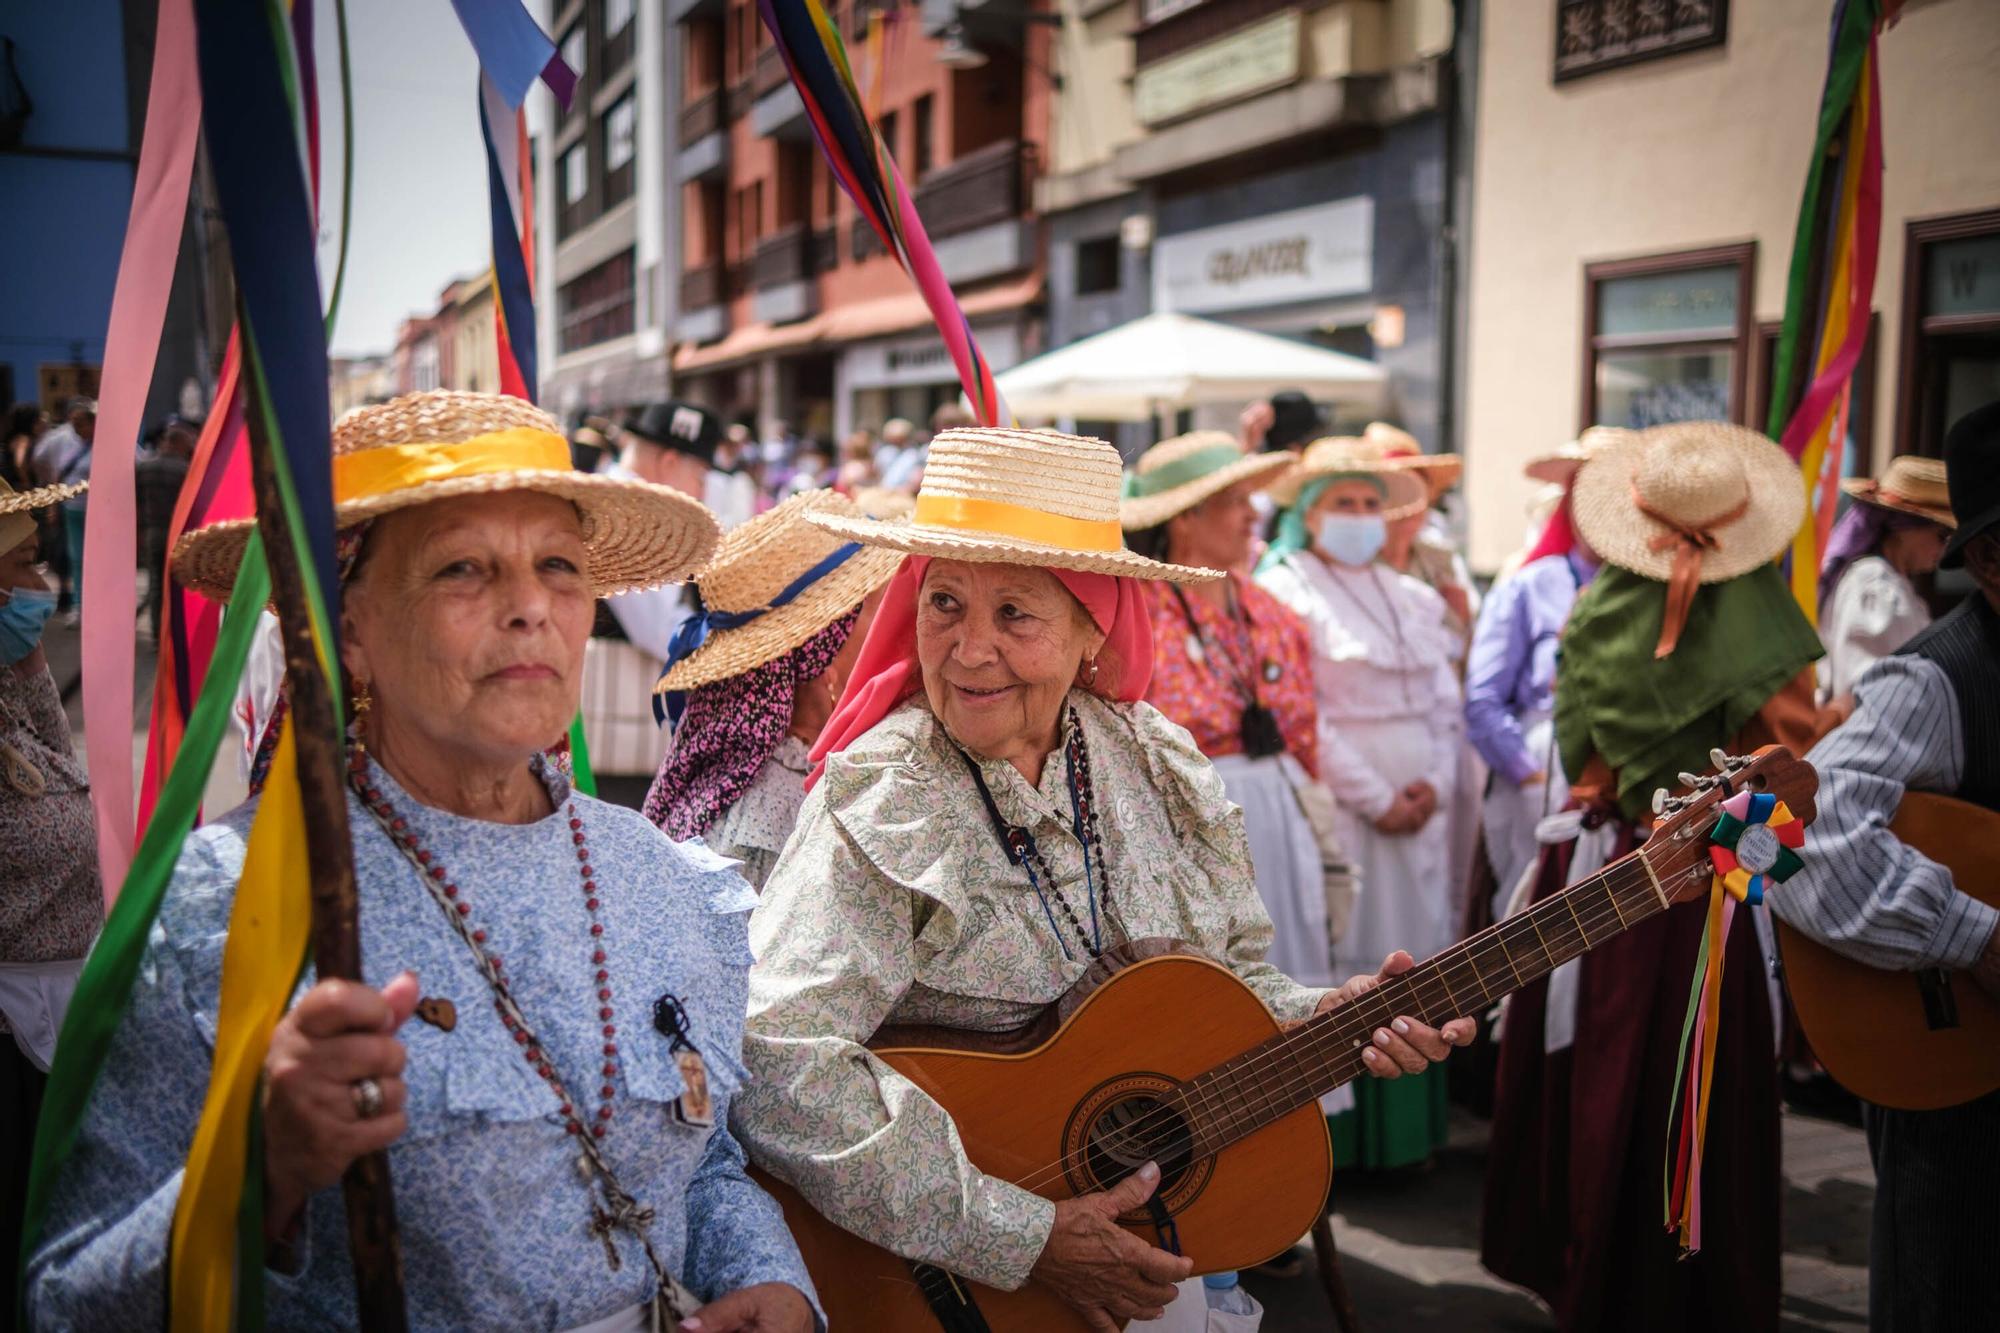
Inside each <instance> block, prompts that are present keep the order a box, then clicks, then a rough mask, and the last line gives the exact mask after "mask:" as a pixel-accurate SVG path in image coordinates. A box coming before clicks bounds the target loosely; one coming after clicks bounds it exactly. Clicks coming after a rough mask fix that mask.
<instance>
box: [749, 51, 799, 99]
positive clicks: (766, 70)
mask: <svg viewBox="0 0 2000 1333" xmlns="http://www.w3.org/2000/svg"><path fill="white" fill-rule="evenodd" d="M790 78H791V75H789V74H787V73H786V72H785V60H784V57H783V56H780V55H779V54H778V48H777V47H776V46H775V45H773V46H767V47H765V48H764V49H763V50H761V51H759V52H758V53H757V68H756V74H755V78H754V79H753V82H754V84H755V86H756V89H757V96H759V97H762V96H763V95H764V94H765V93H769V92H775V91H777V90H778V89H780V88H782V87H784V86H785V84H786V83H787V82H788V81H789V80H790Z"/></svg>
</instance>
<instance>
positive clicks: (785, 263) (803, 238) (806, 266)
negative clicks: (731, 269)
mask: <svg viewBox="0 0 2000 1333" xmlns="http://www.w3.org/2000/svg"><path fill="white" fill-rule="evenodd" d="M813 250H814V247H813V234H812V232H811V231H810V230H808V229H807V228H806V226H805V225H804V224H803V223H793V224H792V225H791V226H789V227H781V228H779V229H778V230H777V231H775V232H772V233H771V234H770V235H769V236H766V237H765V238H764V239H763V240H761V241H759V242H758V243H757V257H756V258H755V259H754V260H752V261H751V266H750V271H751V281H752V282H754V283H755V284H756V287H757V290H758V291H760V292H761V291H766V290H768V289H770V288H772V287H782V286H784V285H785V284H787V283H792V282H803V281H805V280H806V279H808V278H810V277H812V276H813V275H814V274H815V273H817V272H819V269H818V268H817V267H816V266H815V264H814V262H813Z"/></svg>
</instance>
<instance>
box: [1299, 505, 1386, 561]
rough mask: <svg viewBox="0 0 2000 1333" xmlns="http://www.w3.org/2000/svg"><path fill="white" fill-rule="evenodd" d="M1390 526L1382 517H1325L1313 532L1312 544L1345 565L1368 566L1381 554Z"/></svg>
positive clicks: (1351, 515) (1337, 515) (1347, 515)
mask: <svg viewBox="0 0 2000 1333" xmlns="http://www.w3.org/2000/svg"><path fill="white" fill-rule="evenodd" d="M1388 540H1389V526H1388V524H1386V523H1384V522H1383V521H1382V516H1381V515H1380V514H1325V515H1322V516H1321V517H1320V520H1319V523H1318V525H1317V526H1316V527H1315V528H1314V529H1313V542H1314V544H1315V545H1316V546H1318V547H1319V549H1320V550H1321V551H1322V552H1323V553H1325V554H1326V555H1328V556H1331V557H1332V558H1333V559H1335V560H1337V561H1339V562H1340V563H1341V564H1343V565H1365V564H1367V563H1368V562H1370V561H1371V560H1373V559H1374V558H1375V557H1376V556H1377V555H1379V554H1381V551H1382V544H1383V543H1384V542H1386V541H1388Z"/></svg>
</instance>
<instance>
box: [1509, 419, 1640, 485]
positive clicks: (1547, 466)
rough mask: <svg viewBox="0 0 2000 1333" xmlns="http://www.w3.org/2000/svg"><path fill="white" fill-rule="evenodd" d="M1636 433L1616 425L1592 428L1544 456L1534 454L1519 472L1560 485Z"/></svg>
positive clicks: (1531, 477)
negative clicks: (1581, 468)
mask: <svg viewBox="0 0 2000 1333" xmlns="http://www.w3.org/2000/svg"><path fill="white" fill-rule="evenodd" d="M1635 434H1637V432H1636V431H1629V430H1621V429H1620V428H1619V427H1617V426H1592V427H1591V428H1590V429H1589V430H1586V431H1585V432H1584V433H1583V434H1581V435H1579V436H1577V437H1576V438H1575V439H1574V440H1571V441H1570V442H1569V443H1568V444H1565V445H1562V446H1560V447H1559V448H1555V449H1551V450H1549V452H1547V453H1545V454H1537V455H1535V456H1534V457H1533V458H1531V459H1529V460H1528V465H1527V466H1526V467H1524V468H1522V469H1521V470H1522V471H1523V472H1525V473H1526V474H1527V475H1528V477H1529V478H1530V479H1531V480H1534V481H1545V482H1548V483H1550V484H1551V485H1555V486H1561V485H1563V484H1565V483H1567V482H1568V481H1569V479H1570V478H1571V477H1573V476H1575V475H1576V470H1577V469H1578V468H1580V467H1582V466H1583V465H1584V464H1585V463H1588V462H1589V461H1590V460H1591V459H1593V458H1595V457H1597V456H1598V455H1599V454H1601V453H1603V452H1604V451H1605V449H1607V448H1609V447H1610V446H1611V445H1614V444H1618V443H1620V442H1622V441H1625V440H1629V439H1631V438H1632V437H1633V436H1634V435H1635Z"/></svg>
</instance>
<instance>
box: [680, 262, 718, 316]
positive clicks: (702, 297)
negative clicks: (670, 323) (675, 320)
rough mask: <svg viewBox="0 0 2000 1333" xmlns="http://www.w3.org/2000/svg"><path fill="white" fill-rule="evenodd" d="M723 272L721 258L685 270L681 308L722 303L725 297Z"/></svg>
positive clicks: (682, 281) (682, 279)
mask: <svg viewBox="0 0 2000 1333" xmlns="http://www.w3.org/2000/svg"><path fill="white" fill-rule="evenodd" d="M723 272H724V270H723V267H722V262H721V261H720V260H715V261H711V262H710V263H706V264H702V265H699V266H697V267H695V268H691V269H687V270H686V271H684V272H683V273H682V274H681V309H683V310H700V309H701V308H703V307H704V306H712V305H721V304H722V302H723V299H724V295H723V290H722V287H723Z"/></svg>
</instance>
